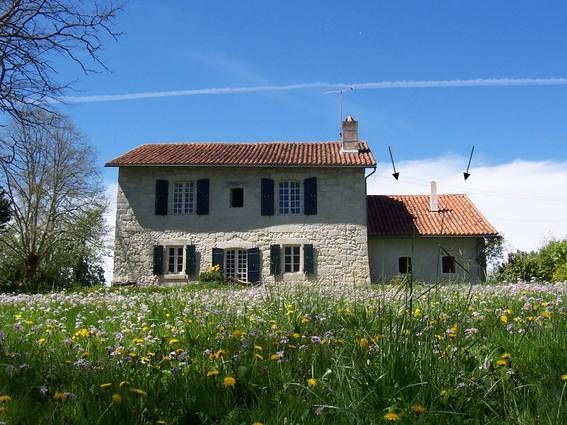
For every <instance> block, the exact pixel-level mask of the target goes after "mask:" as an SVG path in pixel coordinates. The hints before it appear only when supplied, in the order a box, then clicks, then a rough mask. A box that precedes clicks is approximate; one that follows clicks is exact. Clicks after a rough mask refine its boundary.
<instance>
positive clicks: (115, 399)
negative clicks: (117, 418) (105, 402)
mask: <svg viewBox="0 0 567 425" xmlns="http://www.w3.org/2000/svg"><path fill="white" fill-rule="evenodd" d="M110 398H111V399H112V402H113V403H114V404H119V403H120V402H122V396H121V395H120V394H112V397H110Z"/></svg>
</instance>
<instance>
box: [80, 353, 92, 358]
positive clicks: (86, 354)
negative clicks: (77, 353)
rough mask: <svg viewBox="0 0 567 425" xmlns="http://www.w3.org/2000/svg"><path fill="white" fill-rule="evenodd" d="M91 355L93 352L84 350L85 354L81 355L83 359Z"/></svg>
mask: <svg viewBox="0 0 567 425" xmlns="http://www.w3.org/2000/svg"><path fill="white" fill-rule="evenodd" d="M90 355H91V353H89V352H88V351H83V354H81V357H82V358H83V359H86V358H87V357H89V356H90Z"/></svg>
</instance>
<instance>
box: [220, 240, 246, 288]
mask: <svg viewBox="0 0 567 425" xmlns="http://www.w3.org/2000/svg"><path fill="white" fill-rule="evenodd" d="M231 263H233V265H232V264H231ZM233 270H234V271H233ZM224 275H225V277H227V278H230V277H233V278H235V279H236V280H238V281H239V282H248V250H247V249H246V248H241V247H232V248H227V249H225V250H224Z"/></svg>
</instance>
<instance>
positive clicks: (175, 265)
mask: <svg viewBox="0 0 567 425" xmlns="http://www.w3.org/2000/svg"><path fill="white" fill-rule="evenodd" d="M167 253H168V254H167V270H168V272H169V273H172V274H179V273H182V272H183V247H182V246H176V247H169V248H168V249H167Z"/></svg>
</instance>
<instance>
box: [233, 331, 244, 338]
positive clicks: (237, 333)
mask: <svg viewBox="0 0 567 425" xmlns="http://www.w3.org/2000/svg"><path fill="white" fill-rule="evenodd" d="M232 336H233V337H235V338H241V337H242V332H241V331H239V330H238V329H237V330H235V331H234V332H233V333H232Z"/></svg>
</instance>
